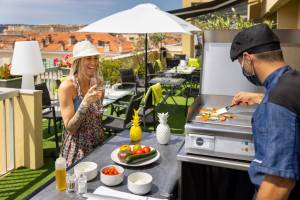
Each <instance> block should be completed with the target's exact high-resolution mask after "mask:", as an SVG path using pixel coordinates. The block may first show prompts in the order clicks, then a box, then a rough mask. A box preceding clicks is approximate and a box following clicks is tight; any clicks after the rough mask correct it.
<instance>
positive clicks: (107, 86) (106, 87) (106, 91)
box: [105, 81, 111, 95]
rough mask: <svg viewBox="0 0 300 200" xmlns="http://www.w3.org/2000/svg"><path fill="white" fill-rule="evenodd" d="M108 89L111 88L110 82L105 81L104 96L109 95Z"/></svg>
mask: <svg viewBox="0 0 300 200" xmlns="http://www.w3.org/2000/svg"><path fill="white" fill-rule="evenodd" d="M110 87H111V84H110V81H105V93H106V95H109V92H110Z"/></svg>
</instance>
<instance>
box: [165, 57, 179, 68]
mask: <svg viewBox="0 0 300 200" xmlns="http://www.w3.org/2000/svg"><path fill="white" fill-rule="evenodd" d="M179 63H180V59H178V58H167V59H166V64H167V68H168V69H170V68H173V67H176V66H178V65H179Z"/></svg>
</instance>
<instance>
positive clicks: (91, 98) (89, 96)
mask: <svg viewBox="0 0 300 200" xmlns="http://www.w3.org/2000/svg"><path fill="white" fill-rule="evenodd" d="M103 98H104V88H103V87H102V88H99V86H97V84H95V85H93V86H92V87H91V88H90V89H89V90H88V91H87V93H86V94H85V96H84V99H83V100H82V104H84V105H86V106H89V105H90V104H91V103H94V102H96V101H97V100H99V99H103Z"/></svg>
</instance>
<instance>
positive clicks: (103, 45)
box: [98, 40, 105, 48]
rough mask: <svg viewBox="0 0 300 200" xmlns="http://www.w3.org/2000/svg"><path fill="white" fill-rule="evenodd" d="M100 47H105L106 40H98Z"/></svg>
mask: <svg viewBox="0 0 300 200" xmlns="http://www.w3.org/2000/svg"><path fill="white" fill-rule="evenodd" d="M98 47H103V48H104V47H105V42H104V41H101V40H98Z"/></svg>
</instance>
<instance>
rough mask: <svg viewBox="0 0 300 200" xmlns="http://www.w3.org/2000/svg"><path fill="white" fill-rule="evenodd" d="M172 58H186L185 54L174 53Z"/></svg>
mask: <svg viewBox="0 0 300 200" xmlns="http://www.w3.org/2000/svg"><path fill="white" fill-rule="evenodd" d="M174 58H176V59H179V60H186V55H185V54H174Z"/></svg>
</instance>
